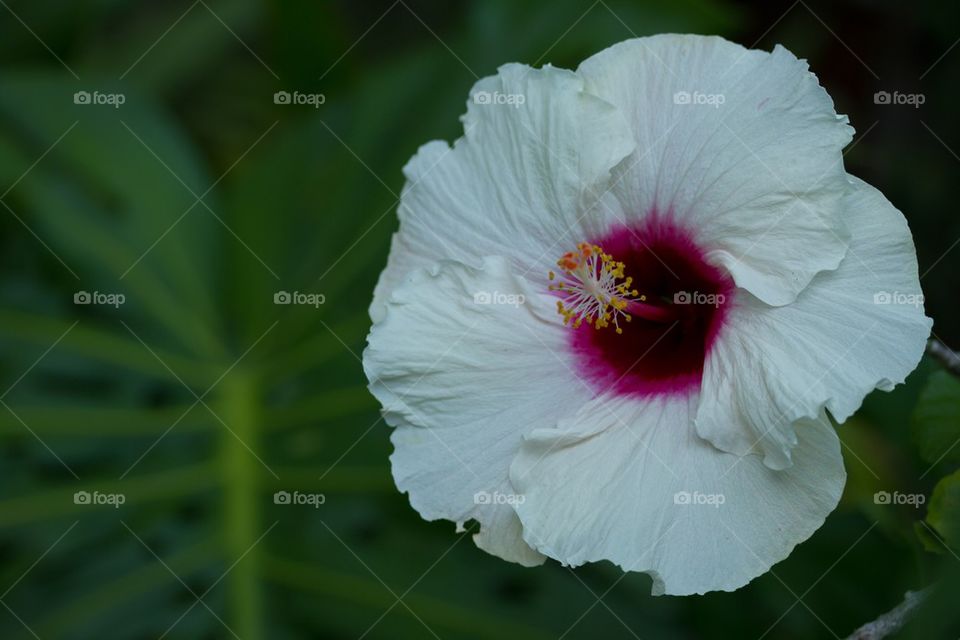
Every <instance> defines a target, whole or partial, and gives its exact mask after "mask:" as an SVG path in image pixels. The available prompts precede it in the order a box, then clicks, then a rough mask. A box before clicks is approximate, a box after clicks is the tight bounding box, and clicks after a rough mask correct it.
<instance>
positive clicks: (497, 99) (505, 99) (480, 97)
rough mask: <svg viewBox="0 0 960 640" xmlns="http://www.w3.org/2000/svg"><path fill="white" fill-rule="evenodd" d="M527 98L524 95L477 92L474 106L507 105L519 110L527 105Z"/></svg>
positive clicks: (474, 97)
mask: <svg viewBox="0 0 960 640" xmlns="http://www.w3.org/2000/svg"><path fill="white" fill-rule="evenodd" d="M526 102H527V96H525V95H523V94H522V93H500V92H499V91H493V92H490V91H477V92H476V93H475V94H473V103H474V104H505V105H510V106H512V107H513V108H514V109H519V108H520V107H521V106H522V105H524V104H526Z"/></svg>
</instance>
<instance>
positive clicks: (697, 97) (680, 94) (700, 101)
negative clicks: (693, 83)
mask: <svg viewBox="0 0 960 640" xmlns="http://www.w3.org/2000/svg"><path fill="white" fill-rule="evenodd" d="M726 101H727V97H726V96H725V95H723V94H722V93H703V92H700V91H692V92H691V91H677V92H676V93H675V94H673V104H679V105H686V104H690V105H697V106H708V107H713V108H714V109H719V108H720V105H722V104H723V103H725V102H726Z"/></svg>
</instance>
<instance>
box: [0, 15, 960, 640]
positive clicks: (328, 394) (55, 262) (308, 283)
mask: <svg viewBox="0 0 960 640" xmlns="http://www.w3.org/2000/svg"><path fill="white" fill-rule="evenodd" d="M958 18H960V5H957V4H956V3H943V2H934V1H932V0H931V1H926V2H908V3H904V2H893V1H891V2H867V1H865V0H864V1H859V2H829V3H827V2H823V3H820V2H796V3H793V4H791V3H779V2H757V3H755V4H754V3H744V2H725V1H723V2H722V1H718V0H682V1H675V0H662V1H647V2H628V1H622V0H598V1H597V2H592V1H591V0H585V1H570V0H543V1H542V2H541V1H537V2H517V1H508V0H503V1H500V0H483V1H476V2H448V1H439V0H438V1H435V2H431V1H421V0H403V1H402V2H400V1H398V2H395V3H394V2H391V1H385V2H379V1H377V2H373V1H371V2H356V1H355V2H345V1H344V2H326V1H313V2H311V1H307V0H299V1H285V2H281V1H276V2H266V1H255V0H202V1H201V0H198V1H197V2H192V0H185V1H176V2H173V1H170V2H132V1H127V0H96V1H93V0H88V1H84V2H79V1H78V2H70V3H66V2H60V1H55V0H44V1H36V0H31V1H21V2H18V1H14V0H2V2H0V205H3V206H0V265H2V270H0V273H2V275H0V402H2V404H0V434H2V439H0V604H3V605H4V608H3V609H0V637H2V638H31V637H39V638H43V639H44V640H47V639H49V638H124V639H125V638H158V637H160V636H161V635H163V634H165V633H166V636H165V637H168V638H231V637H234V636H236V637H240V638H243V639H244V640H247V639H248V638H252V639H255V638H271V639H274V638H276V639H284V638H305V637H318V638H357V637H360V636H362V635H364V634H366V635H365V636H364V637H367V638H405V637H416V638H420V637H440V638H445V639H446V638H559V637H564V638H596V637H611V638H614V637H615V638H632V637H640V638H644V639H649V638H701V637H704V638H716V637H735V638H764V637H766V638H818V637H822V638H834V637H845V636H846V635H848V634H849V633H850V632H851V631H852V630H853V629H854V628H856V627H857V626H859V625H860V624H862V623H864V622H866V621H868V620H871V619H873V618H875V617H876V616H878V615H879V614H880V613H882V612H883V611H886V610H888V609H890V608H891V607H893V606H894V605H895V604H897V603H898V602H900V600H901V599H902V597H903V593H904V591H905V590H906V589H914V588H918V587H921V586H924V585H926V584H928V583H930V582H933V581H936V580H939V581H940V584H943V585H946V586H945V587H944V589H943V593H942V594H941V595H940V596H936V597H934V598H933V604H932V605H931V608H930V609H929V610H928V611H926V612H925V613H924V614H923V615H922V616H920V618H919V619H918V621H919V622H918V624H919V626H917V627H915V628H913V629H910V630H909V631H908V632H907V633H906V634H904V635H903V636H902V637H922V638H937V637H944V638H948V637H949V638H955V637H957V636H958V633H960V631H958V629H960V626H958V622H957V620H956V613H957V612H956V611H955V606H954V605H953V602H952V600H951V596H952V597H953V598H954V599H955V594H956V590H955V587H956V585H955V584H953V586H950V585H951V582H950V580H955V579H956V577H955V576H953V575H952V574H953V573H954V572H957V571H958V570H960V557H957V556H956V555H953V551H950V550H949V549H948V551H950V553H940V554H935V553H931V552H929V551H927V550H925V549H924V546H923V545H922V544H921V542H920V541H919V539H918V536H917V534H916V529H917V527H918V526H920V525H918V524H917V521H919V520H920V519H922V518H923V517H924V509H923V508H920V509H914V508H912V507H909V506H901V507H895V506H885V505H877V504H874V501H873V493H874V492H875V491H878V490H887V491H894V490H899V491H901V492H907V493H912V492H918V493H923V494H925V495H929V493H930V490H931V488H932V486H933V484H934V483H935V482H936V481H937V479H938V478H939V477H940V476H941V475H942V471H943V468H941V467H938V468H937V469H936V472H929V473H927V470H928V468H929V465H928V464H926V463H925V462H923V461H922V460H921V459H920V457H919V456H918V454H917V453H916V447H915V445H914V443H913V439H912V437H911V430H910V423H911V418H910V416H911V412H912V410H913V407H914V404H915V403H916V398H917V394H918V392H919V389H920V388H921V386H922V384H923V382H924V380H925V379H926V377H927V376H928V375H929V372H930V371H931V370H933V369H934V368H935V365H934V364H933V363H931V362H925V363H924V364H923V365H922V366H921V368H920V369H919V370H918V372H917V373H915V374H914V375H913V376H912V377H911V379H910V380H909V381H908V384H907V385H906V386H905V387H903V388H900V389H898V390H897V391H895V392H894V393H892V394H874V395H873V396H871V397H870V398H869V399H868V401H867V403H866V405H865V407H864V409H863V410H862V411H861V412H860V413H859V414H858V415H857V416H856V417H855V418H853V419H852V420H851V421H850V422H849V423H848V424H847V425H844V426H843V427H842V428H841V436H842V438H843V440H844V442H845V447H844V453H845V456H846V464H847V469H848V473H849V476H850V479H849V482H848V487H847V491H846V493H845V496H844V499H843V501H842V503H841V505H840V507H839V508H838V509H837V510H836V512H835V513H833V514H832V515H831V516H830V517H829V518H828V520H827V522H826V524H825V525H824V527H823V528H822V529H821V530H820V531H818V532H817V533H816V534H815V535H814V536H813V537H812V538H811V539H810V540H809V541H808V542H806V543H804V544H802V545H801V546H800V547H799V548H798V549H797V550H796V551H795V552H794V553H793V555H792V556H791V557H790V558H789V559H787V560H786V561H784V562H783V563H781V564H779V565H777V566H776V567H774V570H773V571H772V572H771V573H768V574H766V575H764V576H762V577H760V578H758V579H756V580H755V581H754V582H752V583H751V584H750V585H749V586H747V587H745V588H743V589H741V590H740V591H738V592H736V593H732V594H727V593H715V594H711V595H708V596H705V597H691V598H668V597H661V598H652V597H650V596H649V589H650V579H649V578H647V577H646V576H644V575H627V576H626V577H622V576H621V573H620V572H619V571H618V570H616V569H615V568H614V567H613V566H612V565H608V564H601V565H594V566H586V567H582V568H579V569H576V570H573V571H571V570H568V569H566V568H563V567H561V566H559V565H557V564H556V563H553V562H551V563H549V564H547V565H546V566H544V567H542V568H538V569H534V570H530V569H524V568H521V567H519V566H515V565H511V564H508V563H505V562H502V561H500V560H497V559H495V558H493V557H490V556H487V555H486V554H484V553H483V552H481V551H479V550H477V549H476V548H475V547H474V545H473V544H472V542H471V541H469V540H466V539H464V538H465V537H466V536H465V535H457V534H455V533H454V530H453V525H452V524H450V523H447V522H435V523H427V522H424V521H422V520H421V519H420V518H419V517H418V515H417V514H416V512H414V511H413V509H412V508H410V506H409V505H408V503H407V499H406V497H405V496H403V495H401V494H399V493H398V492H397V491H396V489H395V488H394V486H393V483H392V480H391V477H390V472H389V463H388V459H387V458H388V455H389V453H390V444H389V441H388V437H389V429H388V428H387V427H386V426H385V425H384V424H383V423H382V422H379V421H378V411H377V406H376V404H375V402H374V401H373V400H372V398H370V397H369V395H368V393H367V392H366V389H365V384H366V382H365V379H364V376H363V373H362V370H361V367H360V362H359V356H360V353H361V352H362V349H363V345H364V337H365V335H366V332H367V330H368V328H369V320H368V318H367V315H366V307H367V305H368V304H369V301H370V298H371V292H372V289H373V285H374V283H375V281H376V276H377V274H378V272H379V270H380V269H381V268H382V266H383V265H384V264H385V261H386V254H387V248H388V242H389V237H390V234H391V233H392V232H393V230H394V229H395V228H396V224H397V223H396V214H395V206H396V199H397V195H398V194H399V191H400V189H401V187H402V184H403V178H402V175H401V171H400V169H401V167H402V166H403V164H404V163H405V162H406V160H407V159H408V158H409V157H410V156H411V155H412V154H413V153H414V152H415V150H416V148H417V147H418V146H419V145H420V144H422V143H424V142H426V141H428V140H431V139H435V138H443V139H447V140H453V139H454V138H456V137H457V136H458V135H459V134H460V126H459V122H458V120H457V117H458V116H459V115H460V114H461V113H462V112H463V111H464V110H465V100H466V96H467V92H468V90H469V88H470V87H471V85H472V84H473V83H474V82H475V80H476V79H477V77H478V76H479V77H482V76H485V75H489V74H492V73H494V72H495V69H496V67H497V66H498V65H500V64H502V63H505V62H511V61H518V62H524V63H528V64H536V65H542V64H545V63H547V62H550V63H552V64H554V65H556V66H561V67H568V68H574V67H575V66H576V65H577V64H578V63H579V62H580V61H581V60H582V59H584V58H585V57H587V56H589V55H591V54H593V53H595V52H597V51H599V50H601V49H603V48H605V47H607V46H609V45H611V44H613V43H615V42H618V41H620V40H623V39H626V38H629V37H632V36H635V35H647V34H653V33H658V32H670V31H674V32H696V33H716V34H720V35H724V36H726V37H727V38H730V39H732V40H735V41H736V42H739V43H741V44H743V45H745V46H755V47H759V48H763V49H767V50H769V49H771V48H772V47H773V45H774V44H776V43H781V44H783V45H785V46H786V47H787V48H789V49H790V50H791V51H793V52H794V53H795V54H796V55H798V56H799V57H801V58H806V59H808V60H809V61H810V65H811V68H812V70H813V71H814V72H815V73H816V74H817V75H818V76H819V78H820V81H821V83H822V84H823V85H824V86H825V87H826V88H827V90H828V91H829V93H830V94H831V95H832V96H833V98H834V100H835V101H836V104H837V110H838V112H840V113H846V114H849V116H850V119H851V122H852V124H853V125H854V127H855V128H856V130H857V136H856V138H855V140H854V142H853V144H852V146H851V148H850V150H849V153H848V155H847V167H848V169H849V171H850V172H851V173H853V174H855V175H858V176H860V177H862V178H864V179H866V180H867V181H868V182H871V183H872V184H874V185H876V186H878V187H879V188H880V189H881V190H883V191H884V193H885V194H886V195H887V196H888V197H889V198H890V200H891V201H892V202H893V203H894V204H895V205H896V206H897V207H898V208H900V209H901V210H902V211H903V212H904V213H905V215H906V217H907V219H908V221H909V223H910V226H911V228H912V229H913V232H914V235H915V239H916V243H917V250H918V255H919V263H920V272H921V274H923V277H922V284H923V286H924V290H925V293H926V296H927V311H928V314H929V315H931V316H932V317H933V318H934V319H935V323H936V324H935V326H934V331H935V332H936V334H937V335H938V336H939V337H940V338H941V339H943V340H944V341H945V342H947V343H948V344H952V345H953V346H957V345H958V344H960V325H958V322H957V314H958V306H957V303H956V301H957V294H958V290H960V287H958V283H960V269H958V266H960V249H954V247H955V245H956V244H957V243H958V241H960V217H958V215H957V206H956V196H955V194H956V186H957V169H958V167H960V157H958V150H960V124H958V119H957V117H956V113H957V103H958V100H960V90H958V87H957V82H956V81H957V78H958V77H960V73H958V72H960V46H958V45H957V40H958V38H960V20H958ZM281 90H285V91H289V92H293V91H299V92H301V93H322V94H323V95H324V97H325V102H324V104H323V105H321V106H320V107H319V108H316V109H314V108H312V107H311V106H308V105H277V104H275V103H274V100H273V94H274V92H276V91H281ZM77 91H88V92H91V93H92V92H94V91H98V92H100V93H101V94H109V93H121V94H123V96H124V98H125V102H124V104H123V105H122V106H120V107H119V108H113V107H111V106H109V105H77V104H75V103H74V100H73V95H74V93H75V92H77ZM877 91H888V92H891V93H892V92H894V91H899V92H901V93H908V94H917V93H919V94H922V95H923V96H924V103H923V104H922V105H921V106H920V107H919V108H914V107H912V106H909V105H883V104H875V102H874V94H875V92H877ZM951 249H954V250H953V251H951ZM79 291H87V292H94V291H96V292H102V293H122V294H123V295H124V296H125V297H126V302H125V304H123V305H122V306H120V307H119V308H114V307H110V306H97V305H76V304H74V294H75V293H77V292H79ZM277 291H291V292H292V291H300V292H306V293H322V294H323V295H324V296H325V297H326V302H325V304H324V305H322V306H321V307H320V308H319V309H315V308H313V307H308V306H278V305H275V304H274V303H273V296H274V293H275V292H277ZM947 468H948V467H947ZM278 490H284V491H289V492H293V491H300V492H303V493H322V494H323V495H324V498H325V502H324V504H323V505H322V506H320V507H319V508H316V509H315V508H313V507H310V506H307V505H299V506H298V505H277V504H274V500H273V494H274V492H275V491H278ZM77 491H87V492H90V493H93V492H94V491H98V492H100V493H101V494H122V495H123V496H124V499H125V503H124V504H123V505H122V506H120V507H119V508H113V507H111V506H109V505H90V504H77V503H76V502H75V500H74V494H75V492H77ZM198 600H201V602H200V603H198Z"/></svg>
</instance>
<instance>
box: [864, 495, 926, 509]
mask: <svg viewBox="0 0 960 640" xmlns="http://www.w3.org/2000/svg"><path fill="white" fill-rule="evenodd" d="M926 502H927V496H925V495H923V494H922V493H900V492H899V491H894V492H893V493H890V492H889V491H877V492H876V493H875V494H873V504H895V505H904V504H905V505H909V506H911V507H913V508H914V509H919V508H920V507H921V505H923V504H925V503H926Z"/></svg>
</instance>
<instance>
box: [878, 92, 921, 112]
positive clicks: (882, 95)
mask: <svg viewBox="0 0 960 640" xmlns="http://www.w3.org/2000/svg"><path fill="white" fill-rule="evenodd" d="M926 101H927V96H925V95H924V94H922V93H900V92H899V91H894V92H893V93H891V92H889V91H877V92H876V93H875V94H873V103H874V104H891V105H906V106H910V107H913V108H914V109H919V108H920V105H922V104H923V103H924V102H926Z"/></svg>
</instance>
